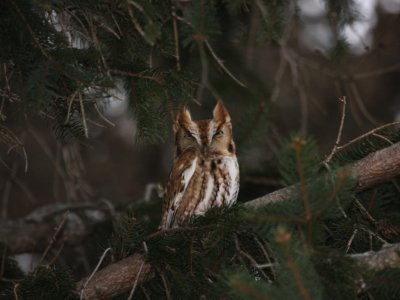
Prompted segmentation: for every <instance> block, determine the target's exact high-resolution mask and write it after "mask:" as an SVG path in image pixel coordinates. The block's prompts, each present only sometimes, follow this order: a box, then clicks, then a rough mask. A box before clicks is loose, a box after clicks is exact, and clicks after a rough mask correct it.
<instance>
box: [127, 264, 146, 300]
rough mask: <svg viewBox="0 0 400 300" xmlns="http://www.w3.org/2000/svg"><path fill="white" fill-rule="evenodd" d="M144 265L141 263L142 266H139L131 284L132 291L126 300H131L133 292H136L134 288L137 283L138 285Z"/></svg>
mask: <svg viewBox="0 0 400 300" xmlns="http://www.w3.org/2000/svg"><path fill="white" fill-rule="evenodd" d="M144 263H145V262H144V261H143V262H142V264H141V265H140V268H139V271H138V273H137V275H136V278H135V282H134V283H133V286H132V290H131V292H130V293H129V297H128V299H127V300H132V297H133V294H134V293H135V290H136V286H137V283H138V279H139V276H140V273H142V269H143V266H144Z"/></svg>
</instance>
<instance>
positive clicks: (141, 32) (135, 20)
mask: <svg viewBox="0 0 400 300" xmlns="http://www.w3.org/2000/svg"><path fill="white" fill-rule="evenodd" d="M128 14H129V17H130V18H131V21H132V24H133V26H134V27H135V29H136V31H137V32H138V33H139V35H140V36H141V37H142V38H143V39H144V40H145V41H146V42H147V43H148V44H149V45H150V46H153V45H154V42H153V41H151V40H150V39H149V38H148V37H147V36H146V33H145V32H144V30H143V29H142V27H141V26H140V24H139V21H138V20H137V19H136V18H135V16H134V15H133V13H132V9H131V7H130V6H129V5H128Z"/></svg>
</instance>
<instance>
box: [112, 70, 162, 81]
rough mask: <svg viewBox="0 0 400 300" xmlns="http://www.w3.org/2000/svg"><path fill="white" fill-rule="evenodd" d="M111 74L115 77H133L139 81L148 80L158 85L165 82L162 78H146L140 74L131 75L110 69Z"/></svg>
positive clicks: (130, 73) (127, 72)
mask: <svg viewBox="0 0 400 300" xmlns="http://www.w3.org/2000/svg"><path fill="white" fill-rule="evenodd" d="M110 73H111V74H115V75H122V76H129V77H135V78H141V79H148V80H152V81H155V82H157V83H158V84H159V85H163V84H164V83H165V82H164V80H163V79H162V78H160V77H156V76H146V75H142V74H136V73H132V72H129V71H123V70H116V69H111V70H110Z"/></svg>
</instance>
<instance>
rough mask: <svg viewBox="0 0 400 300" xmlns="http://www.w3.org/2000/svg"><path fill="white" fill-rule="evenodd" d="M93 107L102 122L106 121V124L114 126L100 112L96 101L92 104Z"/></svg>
mask: <svg viewBox="0 0 400 300" xmlns="http://www.w3.org/2000/svg"><path fill="white" fill-rule="evenodd" d="M94 108H95V110H96V112H97V113H98V114H99V116H100V118H102V119H103V121H104V122H106V123H107V124H109V125H111V126H115V124H114V123H113V122H111V121H110V120H109V119H107V118H106V117H105V116H104V114H103V113H102V112H101V110H100V108H99V106H98V105H97V102H96V103H95V104H94Z"/></svg>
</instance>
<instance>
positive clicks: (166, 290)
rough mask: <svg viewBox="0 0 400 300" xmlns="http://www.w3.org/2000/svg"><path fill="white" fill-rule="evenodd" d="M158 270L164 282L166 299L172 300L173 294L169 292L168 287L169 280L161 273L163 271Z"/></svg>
mask: <svg viewBox="0 0 400 300" xmlns="http://www.w3.org/2000/svg"><path fill="white" fill-rule="evenodd" d="M156 270H157V272H158V274H159V275H160V277H161V281H162V283H163V285H164V289H165V298H166V299H167V300H170V299H171V292H170V291H169V287H168V284H167V280H166V279H165V276H164V273H163V272H161V270H160V269H159V268H156Z"/></svg>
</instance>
